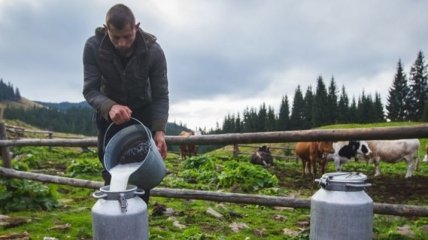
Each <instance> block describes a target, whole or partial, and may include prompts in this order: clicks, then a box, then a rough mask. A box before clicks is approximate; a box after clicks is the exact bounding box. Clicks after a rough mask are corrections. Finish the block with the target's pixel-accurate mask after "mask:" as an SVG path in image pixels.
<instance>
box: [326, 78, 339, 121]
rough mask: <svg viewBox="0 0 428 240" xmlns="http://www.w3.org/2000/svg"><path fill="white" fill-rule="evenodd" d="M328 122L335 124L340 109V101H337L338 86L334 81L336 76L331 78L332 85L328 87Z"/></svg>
mask: <svg viewBox="0 0 428 240" xmlns="http://www.w3.org/2000/svg"><path fill="white" fill-rule="evenodd" d="M327 110H328V112H327V116H328V119H327V123H328V124H333V123H336V122H337V115H338V113H337V111H338V103H337V87H336V82H335V81H334V77H332V78H331V81H330V86H329V87H328V95H327Z"/></svg>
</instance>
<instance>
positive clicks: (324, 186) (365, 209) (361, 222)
mask: <svg viewBox="0 0 428 240" xmlns="http://www.w3.org/2000/svg"><path fill="white" fill-rule="evenodd" d="M366 179H367V176H366V175H364V174H361V173H349V172H336V173H326V174H324V175H323V176H322V177H321V179H317V180H316V181H317V182H318V183H319V184H320V186H321V189H319V190H318V191H317V192H316V193H315V194H314V195H313V196H312V198H311V224H310V239H311V240H343V239H347V240H370V239H372V234H373V233H372V232H373V200H372V199H371V198H370V197H369V196H368V195H367V194H366V192H365V191H364V189H365V187H368V186H370V184H367V183H365V181H366Z"/></svg>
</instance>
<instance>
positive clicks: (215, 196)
mask: <svg viewBox="0 0 428 240" xmlns="http://www.w3.org/2000/svg"><path fill="white" fill-rule="evenodd" d="M0 175H3V176H7V177H16V178H24V179H29V180H36V181H41V182H49V183H56V184H64V185H69V186H75V187H84V188H91V189H99V188H100V187H102V186H103V183H101V182H96V181H89V180H82V179H76V178H66V177H59V176H51V175H46V174H39V173H30V172H23V171H16V170H13V169H9V168H3V167H0ZM150 194H151V195H153V196H160V197H167V198H182V199H199V200H206V201H214V202H230V203H239V204H257V205H264V206H279V207H292V208H309V207H310V200H309V199H302V198H294V197H277V196H268V195H258V194H257V195H256V194H241V193H227V192H211V191H201V190H190V189H168V188H154V189H152V190H151V191H150ZM373 213H377V214H385V215H395V216H417V217H428V208H427V207H423V206H416V205H401V204H386V203H374V206H373Z"/></svg>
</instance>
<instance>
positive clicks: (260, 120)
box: [256, 103, 267, 132]
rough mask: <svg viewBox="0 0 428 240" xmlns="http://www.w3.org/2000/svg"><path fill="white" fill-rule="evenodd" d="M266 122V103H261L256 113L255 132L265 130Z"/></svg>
mask: <svg viewBox="0 0 428 240" xmlns="http://www.w3.org/2000/svg"><path fill="white" fill-rule="evenodd" d="M266 122H267V108H266V104H265V103H262V105H261V106H260V109H259V113H258V114H257V128H256V131H257V132H264V131H266V130H267V129H266Z"/></svg>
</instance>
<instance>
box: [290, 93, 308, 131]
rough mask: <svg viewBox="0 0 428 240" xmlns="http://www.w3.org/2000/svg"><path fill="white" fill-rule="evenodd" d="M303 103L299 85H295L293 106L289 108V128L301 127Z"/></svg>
mask: <svg viewBox="0 0 428 240" xmlns="http://www.w3.org/2000/svg"><path fill="white" fill-rule="evenodd" d="M304 114H305V103H304V101H303V95H302V91H301V90H300V85H298V86H297V89H296V91H295V92H294V98H293V107H292V108H291V116H290V127H291V128H290V129H293V130H294V129H303V126H302V122H303V121H304Z"/></svg>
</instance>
